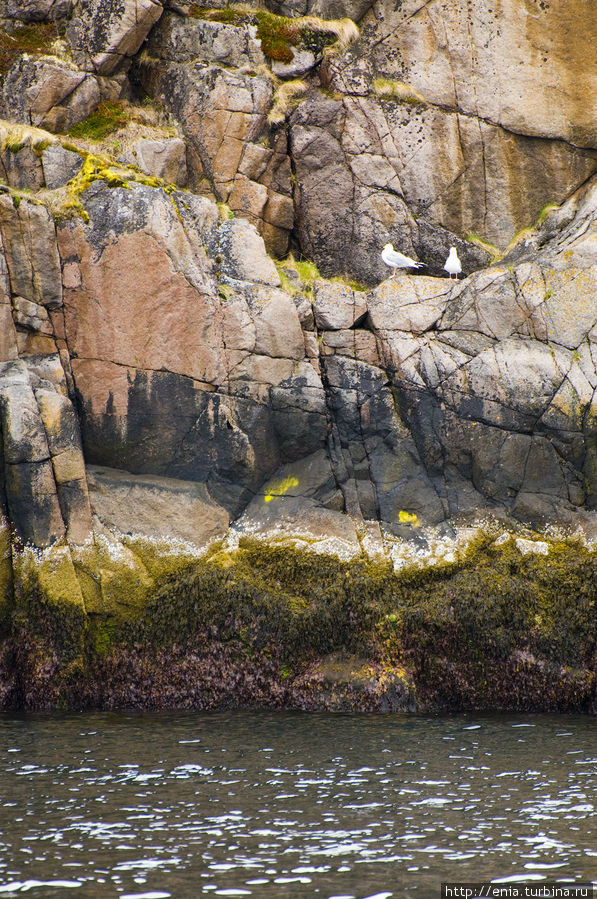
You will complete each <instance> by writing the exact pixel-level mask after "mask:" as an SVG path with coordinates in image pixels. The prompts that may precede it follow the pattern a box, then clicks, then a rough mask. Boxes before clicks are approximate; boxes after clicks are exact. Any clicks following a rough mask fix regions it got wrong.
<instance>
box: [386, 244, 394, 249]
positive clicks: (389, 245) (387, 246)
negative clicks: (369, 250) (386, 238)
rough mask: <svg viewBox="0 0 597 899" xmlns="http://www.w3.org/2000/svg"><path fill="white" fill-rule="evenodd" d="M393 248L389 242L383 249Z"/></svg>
mask: <svg viewBox="0 0 597 899" xmlns="http://www.w3.org/2000/svg"><path fill="white" fill-rule="evenodd" d="M393 249H394V247H393V246H392V244H391V243H387V244H386V245H385V247H384V250H393Z"/></svg>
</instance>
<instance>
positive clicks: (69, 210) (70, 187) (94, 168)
mask: <svg viewBox="0 0 597 899" xmlns="http://www.w3.org/2000/svg"><path fill="white" fill-rule="evenodd" d="M81 153H82V155H83V156H84V162H83V165H82V167H81V170H80V171H79V172H78V173H77V174H76V175H75V177H74V178H72V179H71V181H69V182H68V184H67V186H66V197H65V198H64V199H63V201H62V202H60V203H49V205H50V206H51V207H52V212H53V214H54V217H55V218H56V219H59V220H62V221H63V220H65V219H68V218H71V217H74V216H80V217H81V218H82V219H83V221H84V222H86V223H88V222H89V214H88V213H87V211H86V210H85V208H84V206H83V204H82V202H81V200H80V196H81V194H82V193H84V192H85V191H86V190H87V189H88V188H89V187H91V185H92V184H93V183H94V182H95V181H103V182H104V183H105V184H107V185H108V186H109V187H120V188H126V189H129V188H130V184H131V182H132V183H134V184H144V185H145V186H147V187H153V188H156V189H160V190H163V191H164V192H165V193H166V194H167V195H169V196H170V199H171V200H172V203H173V205H174V207H175V209H176V204H175V203H174V199H173V198H172V196H171V194H172V192H173V191H175V190H176V189H177V188H176V185H174V184H169V183H168V182H166V181H163V180H162V179H161V178H156V177H155V176H153V175H144V174H143V173H142V172H140V171H139V170H138V169H137V168H135V167H134V166H124V165H121V164H120V163H118V162H116V161H115V160H113V159H111V158H110V157H109V156H104V155H99V154H95V153H87V152H86V151H81ZM55 193H58V192H57V191H56V192H55ZM176 212H177V214H178V209H176Z"/></svg>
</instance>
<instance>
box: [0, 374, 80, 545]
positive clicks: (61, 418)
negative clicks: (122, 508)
mask: <svg viewBox="0 0 597 899" xmlns="http://www.w3.org/2000/svg"><path fill="white" fill-rule="evenodd" d="M58 369H59V370H60V371H61V369H60V366H58ZM43 375H46V377H42V376H43ZM52 375H53V372H52V370H51V366H50V367H48V366H47V365H44V364H43V363H42V365H41V367H40V366H36V364H35V362H34V363H33V364H32V365H31V366H28V365H26V364H24V363H23V362H22V361H19V362H12V363H6V364H4V365H2V366H1V371H0V413H1V419H2V443H3V459H4V489H5V494H6V502H7V507H8V511H9V514H10V517H11V520H12V522H13V524H14V526H15V529H16V532H17V534H18V535H19V537H20V538H21V539H22V540H23V541H24V542H27V541H30V542H32V543H34V544H35V545H36V546H47V545H48V544H51V543H53V542H55V541H56V540H58V539H60V538H61V537H63V536H65V535H66V536H68V538H69V539H70V540H71V541H73V542H74V543H80V542H83V541H84V540H85V539H86V538H87V536H88V535H89V531H90V528H91V515H90V510H89V501H88V497H87V484H86V480H85V467H84V462H83V454H82V450H81V441H80V436H79V428H78V423H77V419H76V415H75V411H74V409H73V406H72V404H71V402H70V400H69V399H68V398H67V397H66V396H65V395H64V393H62V392H61V391H63V390H64V384H63V381H62V380H61V379H59V381H58V383H55V382H53V381H52V380H48V377H49V378H50V379H51V378H52Z"/></svg>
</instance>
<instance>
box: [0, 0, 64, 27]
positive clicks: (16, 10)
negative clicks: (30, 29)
mask: <svg viewBox="0 0 597 899" xmlns="http://www.w3.org/2000/svg"><path fill="white" fill-rule="evenodd" d="M73 5H74V0H1V2H0V19H14V20H15V21H17V22H46V21H52V22H56V21H59V20H60V19H65V18H66V17H67V16H68V15H69V13H70V12H71V10H72V7H73Z"/></svg>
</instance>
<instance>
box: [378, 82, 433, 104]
mask: <svg viewBox="0 0 597 899" xmlns="http://www.w3.org/2000/svg"><path fill="white" fill-rule="evenodd" d="M373 90H374V91H375V93H376V94H377V96H378V97H381V98H382V99H383V100H397V101H398V102H400V103H410V104H412V105H413V106H419V105H420V104H421V103H423V104H427V100H426V99H425V97H424V96H423V95H422V94H420V93H419V92H418V91H416V90H415V89H414V87H413V86H412V85H411V84H407V83H406V82H405V81H393V80H392V79H390V78H381V77H380V78H376V79H375V80H374V82H373Z"/></svg>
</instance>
